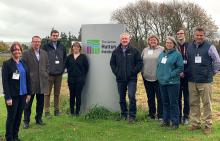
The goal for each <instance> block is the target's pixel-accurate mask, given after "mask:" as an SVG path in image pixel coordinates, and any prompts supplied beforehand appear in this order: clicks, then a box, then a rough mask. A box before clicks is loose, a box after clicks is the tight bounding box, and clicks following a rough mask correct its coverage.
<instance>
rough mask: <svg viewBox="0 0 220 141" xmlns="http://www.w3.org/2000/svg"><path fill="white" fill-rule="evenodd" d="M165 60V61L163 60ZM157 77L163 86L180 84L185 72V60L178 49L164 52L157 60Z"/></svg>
mask: <svg viewBox="0 0 220 141" xmlns="http://www.w3.org/2000/svg"><path fill="white" fill-rule="evenodd" d="M163 58H164V59H163ZM157 63H158V64H157V72H156V76H157V79H158V81H159V83H160V84H161V85H171V84H179V83H180V73H181V72H183V58H182V56H181V54H180V52H178V51H177V50H176V49H171V50H165V51H163V52H162V53H161V54H160V56H159V57H158V60H157Z"/></svg>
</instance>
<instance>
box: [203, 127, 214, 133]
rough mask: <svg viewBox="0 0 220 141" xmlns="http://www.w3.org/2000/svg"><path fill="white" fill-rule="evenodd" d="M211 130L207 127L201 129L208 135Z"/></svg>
mask: <svg viewBox="0 0 220 141" xmlns="http://www.w3.org/2000/svg"><path fill="white" fill-rule="evenodd" d="M211 132H212V129H211V128H209V127H205V128H204V129H203V133H204V134H205V135H209V134H211Z"/></svg>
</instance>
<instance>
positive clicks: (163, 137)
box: [0, 75, 220, 141]
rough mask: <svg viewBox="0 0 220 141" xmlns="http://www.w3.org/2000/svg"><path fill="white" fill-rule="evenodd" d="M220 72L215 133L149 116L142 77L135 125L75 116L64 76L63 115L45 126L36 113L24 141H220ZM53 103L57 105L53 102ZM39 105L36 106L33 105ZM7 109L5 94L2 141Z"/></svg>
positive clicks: (0, 107) (0, 130)
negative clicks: (168, 124)
mask: <svg viewBox="0 0 220 141" xmlns="http://www.w3.org/2000/svg"><path fill="white" fill-rule="evenodd" d="M219 86H220V75H218V76H216V77H215V82H214V85H213V87H214V92H213V93H214V94H213V111H214V112H213V113H214V125H213V133H212V134H211V135H209V136H205V135H203V133H202V130H198V131H195V132H189V131H187V126H183V125H181V126H180V128H179V129H178V130H176V131H173V130H170V129H168V128H161V127H159V126H158V124H159V123H158V121H156V120H150V119H147V118H145V115H146V114H147V111H146V109H147V108H146V94H145V91H144V89H143V84H142V80H141V79H140V80H139V82H138V91H137V102H138V107H139V108H138V115H137V120H138V121H137V122H136V123H135V124H128V123H127V121H116V120H113V119H108V120H92V119H85V118H84V116H80V117H71V116H69V115H67V114H66V112H67V111H68V108H69V106H68V105H69V104H68V101H67V100H68V96H67V93H68V90H67V85H66V81H65V79H64V81H63V85H62V90H61V91H62V92H63V95H62V99H61V107H62V111H63V114H62V115H61V116H60V117H52V119H50V120H49V119H44V121H45V122H46V125H45V126H38V125H36V124H35V120H34V114H35V110H34V109H33V114H32V117H31V123H30V128H29V129H22V126H23V123H22V125H21V128H20V138H21V139H22V141H220V121H219V120H220V113H219V111H220V104H219V103H220V97H219V94H220V93H219V92H220V90H219ZM52 105H53V104H52ZM34 107H35V104H34V105H33V108H34ZM5 118H6V109H5V104H4V99H3V97H1V98H0V141H2V140H4V139H3V138H4V134H5Z"/></svg>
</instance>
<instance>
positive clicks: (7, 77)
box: [2, 58, 31, 100]
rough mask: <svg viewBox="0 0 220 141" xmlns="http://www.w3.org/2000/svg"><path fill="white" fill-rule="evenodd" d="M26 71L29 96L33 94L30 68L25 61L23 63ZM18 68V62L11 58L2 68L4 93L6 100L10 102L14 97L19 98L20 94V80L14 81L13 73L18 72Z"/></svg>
mask: <svg viewBox="0 0 220 141" xmlns="http://www.w3.org/2000/svg"><path fill="white" fill-rule="evenodd" d="M21 63H22V65H23V67H24V69H25V71H26V83H27V85H26V86H27V94H28V95H30V94H31V90H30V76H29V72H28V68H27V66H26V65H25V63H24V62H23V61H21ZM16 70H18V69H17V66H16V62H15V61H14V60H13V59H12V58H11V59H9V60H7V61H4V62H3V66H2V85H3V93H4V95H5V100H9V99H11V98H12V97H15V96H18V95H19V92H20V80H15V79H12V76H13V73H14V72H16Z"/></svg>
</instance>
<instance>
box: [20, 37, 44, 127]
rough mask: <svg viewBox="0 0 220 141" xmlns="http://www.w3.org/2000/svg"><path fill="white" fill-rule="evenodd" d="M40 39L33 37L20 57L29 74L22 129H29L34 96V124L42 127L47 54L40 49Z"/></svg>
mask: <svg viewBox="0 0 220 141" xmlns="http://www.w3.org/2000/svg"><path fill="white" fill-rule="evenodd" d="M40 45H41V38H40V37H39V36H33V37H32V41H31V46H32V47H31V48H30V49H29V50H28V51H26V52H24V53H23V55H22V58H23V60H24V61H25V63H26V65H27V67H28V70H29V73H30V78H31V79H30V80H31V81H30V83H31V92H32V95H31V99H30V101H29V102H28V103H27V104H26V105H25V108H24V128H25V129H27V128H29V122H30V115H31V106H32V103H33V100H34V97H35V95H36V100H37V104H36V116H35V120H36V124H38V125H44V123H43V120H42V114H43V108H44V94H46V93H47V91H48V57H47V53H46V52H45V51H44V50H42V49H40Z"/></svg>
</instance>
